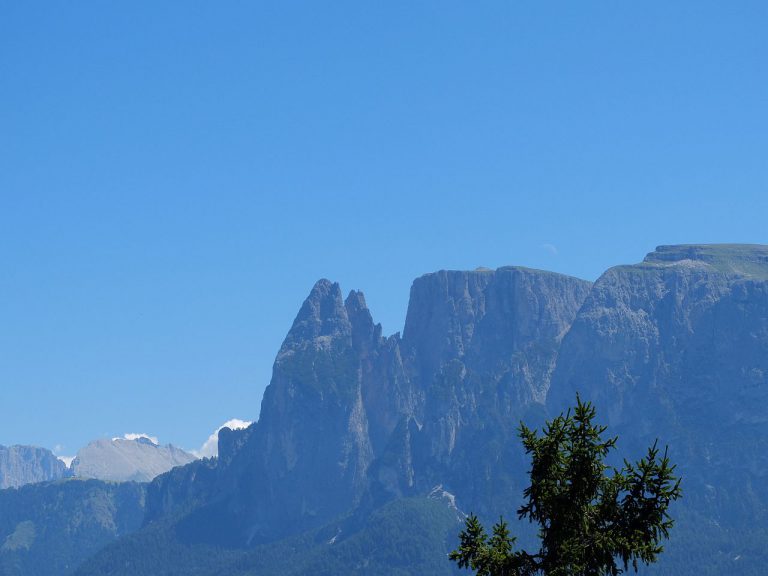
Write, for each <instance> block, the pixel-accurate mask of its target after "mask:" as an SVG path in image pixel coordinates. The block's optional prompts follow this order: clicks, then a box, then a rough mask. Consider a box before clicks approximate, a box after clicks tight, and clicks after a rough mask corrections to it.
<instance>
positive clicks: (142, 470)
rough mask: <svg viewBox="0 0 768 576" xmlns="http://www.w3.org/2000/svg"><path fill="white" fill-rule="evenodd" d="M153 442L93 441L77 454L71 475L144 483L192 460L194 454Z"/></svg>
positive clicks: (129, 437) (137, 437) (137, 438)
mask: <svg viewBox="0 0 768 576" xmlns="http://www.w3.org/2000/svg"><path fill="white" fill-rule="evenodd" d="M156 440H157V439H156V438H154V437H148V436H147V435H145V434H126V436H125V437H123V438H112V439H107V438H102V439H100V440H95V441H93V442H91V443H90V444H88V445H87V446H86V447H85V448H82V449H81V450H80V451H79V452H78V453H77V457H76V458H75V459H74V460H73V461H72V465H71V469H72V472H73V473H74V475H75V476H78V477H82V478H97V479H99V480H111V481H115V482H124V481H130V480H133V481H137V482H148V481H150V480H152V479H153V478H155V476H158V475H160V474H162V473H164V472H167V471H168V470H170V469H171V468H174V467H175V466H182V465H184V464H189V463H190V462H192V461H193V460H196V457H195V456H194V455H192V454H189V453H187V452H185V451H184V450H181V449H180V448H176V447H175V446H173V445H171V444H168V445H166V446H160V445H159V444H158V443H156Z"/></svg>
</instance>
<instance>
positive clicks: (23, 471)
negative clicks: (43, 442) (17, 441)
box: [0, 446, 67, 489]
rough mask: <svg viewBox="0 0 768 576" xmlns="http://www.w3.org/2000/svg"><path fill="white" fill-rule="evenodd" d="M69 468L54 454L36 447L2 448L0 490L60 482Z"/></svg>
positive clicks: (0, 448)
mask: <svg viewBox="0 0 768 576" xmlns="http://www.w3.org/2000/svg"><path fill="white" fill-rule="evenodd" d="M66 475H67V466H66V465H65V464H64V462H62V461H61V460H59V459H58V458H57V457H56V456H55V455H54V454H53V452H51V451H50V450H46V449H45V448H37V447H35V446H9V447H6V446H0V489H3V488H18V487H19V486H24V485H25V484H31V483H34V482H47V481H49V480H59V479H61V478H64V477H65V476H66Z"/></svg>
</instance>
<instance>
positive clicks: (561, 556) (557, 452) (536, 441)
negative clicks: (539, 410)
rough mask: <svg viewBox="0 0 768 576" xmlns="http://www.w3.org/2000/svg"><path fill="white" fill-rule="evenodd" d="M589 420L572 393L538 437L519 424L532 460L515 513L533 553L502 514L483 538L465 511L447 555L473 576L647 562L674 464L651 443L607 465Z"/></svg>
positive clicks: (654, 553) (661, 532) (587, 407)
mask: <svg viewBox="0 0 768 576" xmlns="http://www.w3.org/2000/svg"><path fill="white" fill-rule="evenodd" d="M594 417H595V409H594V407H593V406H592V405H591V404H590V403H588V402H587V403H584V402H582V401H581V399H580V398H578V397H577V405H576V408H575V410H574V411H573V414H571V411H570V410H569V411H568V413H566V414H565V415H563V414H561V415H560V416H558V417H557V418H555V419H554V420H552V421H551V422H548V423H547V425H546V426H545V428H544V432H543V435H541V436H539V434H538V433H537V432H536V431H535V430H531V429H530V428H528V427H526V426H525V425H524V424H521V426H520V437H521V438H522V441H523V446H524V447H525V451H526V453H527V454H529V455H530V456H531V459H532V463H531V470H530V486H529V487H528V488H526V490H525V492H524V504H523V505H522V506H521V507H520V508H519V510H518V516H519V517H520V518H521V519H528V520H529V521H530V522H535V523H536V524H538V525H539V539H540V542H541V546H540V549H539V550H538V552H536V553H535V554H530V553H528V552H525V551H522V550H518V551H515V550H513V547H514V543H515V539H514V538H513V537H511V536H510V534H509V530H508V529H507V524H506V523H505V522H504V520H503V519H501V520H500V521H499V522H498V523H497V524H496V525H495V526H494V528H493V535H492V536H490V537H488V535H487V534H486V533H485V531H484V529H483V526H482V525H481V524H480V521H479V520H478V519H477V517H476V516H474V515H471V516H470V517H469V518H468V519H467V521H466V526H465V529H464V531H462V533H461V535H460V538H461V543H460V545H459V548H458V549H456V550H455V551H453V552H452V553H451V555H450V558H451V560H453V561H454V562H456V563H457V564H458V565H459V567H461V568H469V569H472V570H474V571H475V572H476V573H477V575H478V576H513V575H525V576H528V575H530V576H533V575H536V574H542V575H545V576H571V575H578V576H601V575H610V576H616V575H617V574H621V573H622V572H624V571H625V570H627V569H628V568H629V566H632V567H633V568H634V569H635V570H637V568H638V563H639V562H642V563H645V564H650V563H652V562H655V561H656V559H657V557H658V555H659V554H660V553H661V552H662V550H663V547H662V545H661V542H662V541H663V540H664V539H666V538H668V537H669V529H670V528H671V527H672V524H673V521H672V519H671V518H670V517H669V515H668V513H667V510H668V508H669V505H670V503H671V502H672V501H674V500H677V499H678V498H679V497H680V494H681V491H680V480H679V479H678V478H676V477H675V475H674V470H675V466H674V465H672V464H671V463H670V461H669V458H668V456H667V453H666V451H665V452H664V454H663V455H661V454H660V452H659V449H658V448H657V445H656V444H655V443H654V445H653V446H651V447H650V448H649V449H648V454H647V456H646V457H645V458H642V459H641V460H640V461H638V462H636V463H631V462H628V461H626V460H625V461H624V466H623V468H622V469H620V470H619V469H616V468H611V467H609V466H608V465H606V464H605V458H606V456H607V455H608V454H609V453H610V452H611V450H612V449H613V448H615V445H616V438H609V439H603V433H604V432H605V430H606V427H605V426H598V425H595V424H593V422H592V421H593V419H594Z"/></svg>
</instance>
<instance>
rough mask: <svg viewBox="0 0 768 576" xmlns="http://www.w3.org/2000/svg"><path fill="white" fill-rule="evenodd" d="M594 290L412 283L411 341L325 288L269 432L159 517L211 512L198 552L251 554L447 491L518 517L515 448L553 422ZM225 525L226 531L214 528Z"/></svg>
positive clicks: (512, 271)
mask: <svg viewBox="0 0 768 576" xmlns="http://www.w3.org/2000/svg"><path fill="white" fill-rule="evenodd" d="M589 288H590V283H588V282H585V281H582V280H578V279H575V278H569V277H566V276H562V275H559V274H553V273H549V272H541V271H535V270H528V269H523V268H502V269H499V270H498V271H495V272H494V271H475V272H438V273H435V274H428V275H426V276H424V277H422V278H420V279H418V280H417V281H416V282H415V283H414V286H413V290H412V294H411V303H410V306H409V310H408V316H407V321H406V328H405V335H404V337H403V338H402V339H401V338H400V336H399V335H395V336H392V337H389V338H384V337H382V335H381V327H380V325H377V324H374V322H373V319H372V317H371V314H370V312H369V310H368V308H367V306H366V304H365V299H364V297H363V295H362V294H361V293H359V292H351V293H350V294H349V295H348V296H347V298H346V299H344V298H343V297H342V293H341V290H340V288H339V286H338V285H337V284H334V283H331V282H329V281H327V280H321V281H319V282H318V283H317V284H316V285H315V286H314V288H313V289H312V291H311V293H310V295H309V296H308V298H307V299H306V301H305V302H304V304H303V305H302V307H301V310H300V311H299V314H298V315H297V317H296V319H295V321H294V323H293V326H292V328H291V330H290V331H289V333H288V335H287V337H286V339H285V341H284V343H283V345H282V347H281V349H280V351H279V353H278V355H277V359H276V360H275V365H274V371H273V377H272V382H271V384H270V385H269V387H268V388H267V390H266V392H265V394H264V399H263V402H262V409H261V418H260V420H259V422H258V423H257V424H254V425H252V426H251V427H250V428H249V429H248V430H247V431H244V432H242V433H240V432H238V433H231V434H228V433H226V432H225V433H224V434H223V435H222V439H223V440H222V441H220V445H219V450H220V458H219V466H218V468H217V470H216V471H215V473H212V477H215V479H213V480H211V482H210V485H207V486H205V487H202V488H201V486H200V483H199V482H198V483H194V482H189V481H188V480H186V479H181V478H178V477H177V474H173V477H174V478H175V479H174V480H170V479H169V478H168V477H161V478H160V479H158V481H157V482H155V483H154V484H153V485H152V486H151V487H150V493H149V503H148V507H149V514H150V517H151V518H162V517H165V516H167V515H168V514H172V513H177V512H178V510H179V509H180V507H183V504H182V503H183V502H185V501H187V500H197V501H200V500H203V501H205V502H206V504H204V505H203V506H201V507H200V508H199V509H198V510H197V511H196V512H195V515H193V516H192V517H190V520H189V522H187V523H186V524H185V525H186V526H187V527H188V528H189V531H187V532H184V531H182V532H183V533H184V534H186V535H187V538H188V539H189V541H190V542H194V543H200V542H216V543H217V544H222V543H230V544H232V543H235V544H237V545H239V546H252V545H255V544H257V543H261V542H267V541H270V540H274V539H275V538H276V537H279V536H285V535H288V534H292V533H296V532H299V531H301V530H309V529H313V528H317V527H320V526H323V525H325V524H326V523H328V522H330V521H332V520H334V519H335V518H338V517H339V516H340V515H343V514H345V513H349V512H350V511H351V510H355V509H357V510H367V509H371V508H372V507H376V506H378V505H381V504H383V503H385V502H387V501H389V500H392V499H393V498H399V497H403V496H412V495H418V494H427V493H429V492H430V490H432V489H433V488H434V487H435V486H436V485H438V484H441V485H445V486H446V489H448V490H451V491H457V490H458V491H460V492H461V493H462V494H463V495H464V498H465V502H466V503H467V504H468V505H469V504H471V505H472V506H476V508H475V509H478V510H481V509H484V508H489V507H490V506H491V505H493V504H496V503H497V499H495V498H491V499H486V498H483V496H484V495H487V494H488V493H489V490H490V489H491V488H493V487H496V488H498V489H499V490H498V493H499V499H500V501H503V502H507V501H508V500H509V495H508V494H509V493H511V490H508V489H509V488H511V487H512V486H513V485H514V486H517V485H519V482H518V481H517V480H515V482H517V483H516V484H513V483H512V482H513V476H514V478H515V479H516V478H517V477H518V476H519V474H518V475H517V476H515V475H512V474H509V473H508V472H507V471H506V470H505V467H509V466H510V465H511V462H512V461H513V460H514V461H515V462H518V461H520V450H519V447H517V445H516V444H510V443H508V442H507V439H508V438H509V435H510V434H514V428H515V427H516V426H517V424H518V418H519V417H521V416H522V415H524V414H526V413H528V412H530V410H531V409H533V410H534V411H536V410H538V411H539V412H540V411H541V409H542V407H543V401H544V397H545V395H546V391H547V388H548V384H549V378H550V376H551V374H552V370H553V368H554V365H555V361H556V358H557V350H558V344H559V342H560V340H561V339H562V337H563V335H564V334H565V332H566V331H567V329H568V326H569V325H570V323H571V322H572V320H573V318H574V317H575V316H576V313H577V311H578V309H579V307H580V306H581V303H582V302H583V300H584V299H585V298H586V296H587V293H588V291H589ZM536 407H538V408H536ZM233 435H234V436H235V437H236V441H235V442H233V441H232V438H231V436H233ZM478 442H481V443H484V444H485V445H486V446H488V447H490V448H491V449H492V451H491V452H489V451H477V450H475V449H474V446H475V445H476V444H477V443H478ZM233 445H236V446H238V449H237V450H235V451H234V452H233V450H232V448H231V446H233ZM198 468H199V467H198ZM475 470H481V471H482V472H481V474H480V475H477V474H475V473H474V471H475ZM182 473H183V472H182ZM198 475H200V472H199V471H198V470H197V469H196V468H190V471H189V473H188V477H191V476H195V477H197V476H198ZM179 487H182V488H181V491H180V488H179ZM502 488H504V489H502ZM185 493H186V494H187V496H186V497H185V496H184V494H185ZM169 494H173V497H169ZM185 498H186V499H185ZM222 517H226V518H227V521H226V522H225V523H223V524H224V525H225V527H224V528H222V527H221V526H220V525H217V524H215V523H214V522H213V521H211V520H210V519H211V518H218V519H221V518H222ZM193 526H194V527H196V528H194V529H192V527H193ZM213 526H217V528H216V530H215V531H213V530H211V532H210V533H208V532H206V527H213Z"/></svg>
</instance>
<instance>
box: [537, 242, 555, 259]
mask: <svg viewBox="0 0 768 576" xmlns="http://www.w3.org/2000/svg"><path fill="white" fill-rule="evenodd" d="M541 247H542V248H544V250H546V251H547V252H549V253H550V254H552V256H557V255H558V254H559V251H558V250H557V246H555V245H554V244H549V243H547V244H542V245H541Z"/></svg>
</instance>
